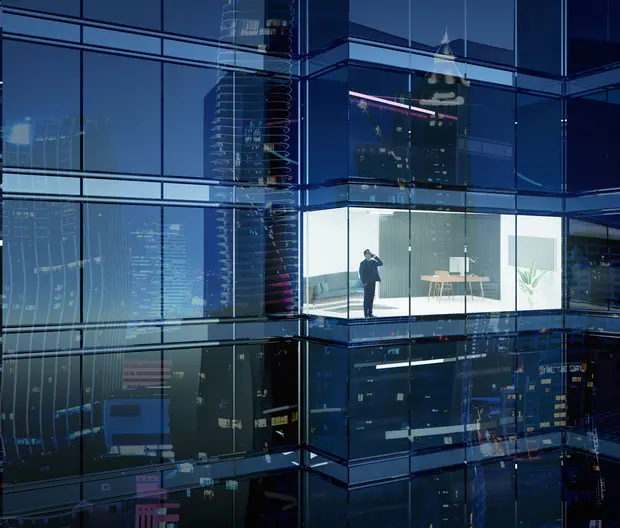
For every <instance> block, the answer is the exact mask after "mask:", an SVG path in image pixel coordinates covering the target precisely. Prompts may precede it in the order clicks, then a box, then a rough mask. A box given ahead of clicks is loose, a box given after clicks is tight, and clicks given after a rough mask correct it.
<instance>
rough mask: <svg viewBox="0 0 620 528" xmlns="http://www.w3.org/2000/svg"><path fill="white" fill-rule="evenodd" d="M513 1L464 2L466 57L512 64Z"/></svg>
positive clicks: (483, 0) (513, 61) (513, 33)
mask: <svg viewBox="0 0 620 528" xmlns="http://www.w3.org/2000/svg"><path fill="white" fill-rule="evenodd" d="M515 1H516V0H473V1H469V2H467V1H466V2H465V6H466V7H465V9H466V15H465V23H466V26H467V53H466V55H467V57H468V58H472V59H477V60H482V61H485V62H490V63H495V64H502V65H506V66H513V65H514V64H515Z"/></svg>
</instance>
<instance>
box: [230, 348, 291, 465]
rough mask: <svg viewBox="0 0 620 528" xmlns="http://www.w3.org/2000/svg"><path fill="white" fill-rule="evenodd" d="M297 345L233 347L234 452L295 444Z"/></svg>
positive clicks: (270, 448)
mask: <svg viewBox="0 0 620 528" xmlns="http://www.w3.org/2000/svg"><path fill="white" fill-rule="evenodd" d="M297 395H298V390H297V344H296V343H290V342H289V343H286V342H282V343H273V344H265V345H245V346H237V347H235V405H236V409H235V418H236V420H237V421H238V425H237V428H236V434H235V452H237V453H241V452H247V453H252V452H254V453H269V452H270V451H271V450H272V449H274V448H279V447H284V446H294V445H297V444H298V435H297V431H298V426H299V408H298V401H297Z"/></svg>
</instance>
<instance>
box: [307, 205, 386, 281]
mask: <svg viewBox="0 0 620 528" xmlns="http://www.w3.org/2000/svg"><path fill="white" fill-rule="evenodd" d="M348 214H350V218H347V215H348ZM347 225H349V237H348V238H347ZM304 231H305V237H304V242H305V244H304V277H316V276H317V275H327V274H330V273H339V272H343V271H347V267H348V266H350V271H357V269H358V267H359V263H360V262H361V261H362V260H363V258H364V255H363V251H364V249H366V248H368V249H370V250H371V251H373V252H375V253H376V252H378V251H379V215H377V214H373V213H369V212H368V209H357V208H351V209H347V208H345V207H342V208H339V209H327V210H323V211H310V212H308V213H305V215H304ZM347 241H348V242H349V243H348V246H347ZM349 262H350V265H349Z"/></svg>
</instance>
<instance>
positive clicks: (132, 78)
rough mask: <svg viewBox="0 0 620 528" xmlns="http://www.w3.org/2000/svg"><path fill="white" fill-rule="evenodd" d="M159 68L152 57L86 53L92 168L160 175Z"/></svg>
mask: <svg viewBox="0 0 620 528" xmlns="http://www.w3.org/2000/svg"><path fill="white" fill-rule="evenodd" d="M160 68H161V67H160V65H159V64H157V63H156V62H151V61H145V60H140V59H130V58H126V57H118V56H113V55H103V54H99V53H84V122H85V125H84V126H85V134H84V150H85V164H86V169H87V170H94V171H107V172H126V173H137V174H155V175H159V174H160V171H161V163H160V161H161V160H160V157H161V140H160V137H161V97H160V95H161V90H160V84H161V73H160Z"/></svg>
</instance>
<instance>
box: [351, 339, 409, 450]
mask: <svg viewBox="0 0 620 528" xmlns="http://www.w3.org/2000/svg"><path fill="white" fill-rule="evenodd" d="M408 363H409V346H388V347H373V348H360V349H356V350H354V351H353V352H352V353H351V354H350V355H349V370H350V376H349V423H350V451H349V453H350V454H349V456H350V458H352V459H353V458H365V457H371V456H379V455H383V454H387V453H396V452H403V451H408V450H409V438H408V434H407V428H406V426H407V425H408V424H409V416H408V408H407V405H408V400H409V382H410V380H409V368H408Z"/></svg>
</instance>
